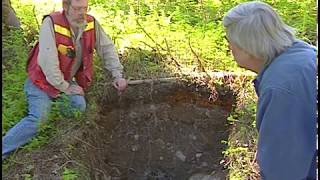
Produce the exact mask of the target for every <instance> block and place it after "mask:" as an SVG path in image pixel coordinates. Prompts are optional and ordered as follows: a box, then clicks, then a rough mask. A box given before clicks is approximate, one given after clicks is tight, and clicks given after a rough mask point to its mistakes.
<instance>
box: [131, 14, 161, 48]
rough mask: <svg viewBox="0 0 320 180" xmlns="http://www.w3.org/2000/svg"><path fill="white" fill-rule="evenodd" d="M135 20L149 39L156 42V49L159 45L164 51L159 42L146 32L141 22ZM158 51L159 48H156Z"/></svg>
mask: <svg viewBox="0 0 320 180" xmlns="http://www.w3.org/2000/svg"><path fill="white" fill-rule="evenodd" d="M136 22H137V24H138V25H139V27H140V28H141V30H142V31H143V32H144V33H145V34H146V35H147V36H148V37H149V38H150V39H151V41H152V42H153V43H155V44H156V48H157V49H158V46H159V47H160V48H161V49H162V50H163V51H165V49H164V48H163V47H162V46H161V45H160V44H158V43H157V42H156V41H155V40H154V39H153V38H152V37H151V36H150V35H149V34H148V33H147V31H146V30H145V29H144V28H143V27H142V26H141V24H140V23H139V21H138V19H137V20H136ZM158 52H160V51H159V49H158Z"/></svg>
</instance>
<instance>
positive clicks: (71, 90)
mask: <svg viewBox="0 0 320 180" xmlns="http://www.w3.org/2000/svg"><path fill="white" fill-rule="evenodd" d="M64 93H66V94H67V95H72V94H79V95H81V96H84V91H83V89H82V87H80V86H79V85H76V84H71V85H70V86H69V87H68V89H67V90H66V91H65V92H64Z"/></svg>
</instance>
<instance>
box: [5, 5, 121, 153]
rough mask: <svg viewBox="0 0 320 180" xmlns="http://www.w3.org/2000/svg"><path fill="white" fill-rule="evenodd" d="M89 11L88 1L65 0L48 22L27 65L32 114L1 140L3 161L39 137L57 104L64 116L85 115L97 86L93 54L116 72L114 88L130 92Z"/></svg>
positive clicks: (105, 37) (109, 44) (111, 46)
mask: <svg viewBox="0 0 320 180" xmlns="http://www.w3.org/2000/svg"><path fill="white" fill-rule="evenodd" d="M87 11H88V0H63V11H62V12H53V13H51V14H49V15H47V16H45V17H44V19H43V24H42V26H41V28H40V35H39V42H38V43H37V44H36V45H35V47H34V48H33V49H32V50H31V52H30V54H29V59H28V65H27V72H28V78H27V80H26V83H25V86H24V91H25V93H26V97H27V101H28V105H29V106H28V115H27V116H26V117H24V118H23V119H22V120H21V121H20V122H19V123H18V124H16V125H15V126H14V127H13V128H12V129H10V130H9V131H8V132H7V133H6V135H5V136H4V137H3V138H2V159H4V158H6V157H7V155H8V154H9V153H11V152H13V151H15V150H16V149H18V148H19V147H21V146H22V145H24V144H26V143H27V142H28V141H30V140H31V139H32V138H33V137H35V136H36V134H37V131H38V130H39V125H40V124H41V123H43V122H44V121H45V120H46V119H47V116H48V112H49V111H50V108H51V103H52V101H60V100H61V99H63V101H62V102H63V105H62V106H61V110H62V113H63V114H65V115H70V114H74V113H75V112H76V111H81V112H84V111H85V109H86V101H85V98H84V94H85V93H84V92H85V90H87V89H88V87H89V86H90V84H91V81H92V75H93V52H94V49H96V51H97V53H98V55H99V56H100V58H101V59H103V61H104V64H105V68H106V69H107V70H109V71H111V73H112V76H113V77H114V82H113V85H114V87H115V88H116V89H117V90H118V91H120V92H121V91H124V90H125V89H126V87H127V81H126V80H125V79H124V78H123V77H122V75H123V66H122V65H121V64H120V62H119V58H118V55H117V51H116V49H115V46H114V44H113V43H112V41H111V39H110V37H109V36H108V35H106V34H105V32H104V31H103V29H102V27H101V26H100V24H99V23H98V22H97V20H95V19H94V17H93V16H90V15H87Z"/></svg>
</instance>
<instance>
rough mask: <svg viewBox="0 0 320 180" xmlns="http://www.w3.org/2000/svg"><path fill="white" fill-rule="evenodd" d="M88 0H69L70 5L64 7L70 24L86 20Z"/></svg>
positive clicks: (82, 22) (81, 22) (80, 23)
mask: <svg viewBox="0 0 320 180" xmlns="http://www.w3.org/2000/svg"><path fill="white" fill-rule="evenodd" d="M87 10H88V0H71V4H70V6H69V7H68V8H67V9H66V12H67V15H68V16H69V20H70V21H71V22H69V23H71V25H78V26H79V25H82V24H84V23H85V21H86V15H87Z"/></svg>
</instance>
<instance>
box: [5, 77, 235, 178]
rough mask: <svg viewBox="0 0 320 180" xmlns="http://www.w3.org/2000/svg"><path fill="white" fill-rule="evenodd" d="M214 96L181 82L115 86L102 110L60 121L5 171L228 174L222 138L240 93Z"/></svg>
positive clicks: (108, 174) (165, 175) (7, 174)
mask: <svg viewBox="0 0 320 180" xmlns="http://www.w3.org/2000/svg"><path fill="white" fill-rule="evenodd" d="M209 96H210V92H209V91H208V90H207V89H206V88H204V87H196V86H195V85H187V84H186V83H183V82H178V83H176V82H175V83H170V82H166V83H161V84H160V83H151V84H150V83H147V84H139V85H131V86H129V87H128V89H127V91H126V92H125V93H123V94H121V95H119V94H117V92H116V91H115V90H114V89H113V88H109V89H108V90H107V93H106V95H105V96H104V98H101V99H100V100H99V102H98V104H99V107H98V113H97V114H93V115H90V116H86V120H85V121H83V122H81V123H77V125H70V124H68V122H63V123H61V124H60V125H59V127H61V129H63V131H62V132H63V133H60V134H58V135H57V136H56V137H53V140H52V142H50V143H49V144H48V145H45V146H44V147H42V148H40V149H38V150H35V151H33V152H31V153H23V152H22V151H20V152H18V153H17V154H16V157H15V161H16V162H15V164H14V166H12V167H11V168H9V170H8V171H6V172H4V174H3V175H2V178H3V179H23V177H24V176H26V174H29V175H31V176H32V177H33V179H62V173H63V171H64V169H65V168H66V167H67V168H68V169H76V170H77V174H78V177H77V178H76V179H129V180H136V179H137V180H147V179H150V180H155V179H158V180H165V179H166V180H167V179H168V180H169V179H174V180H180V179H181V180H185V179H192V180H196V179H205V178H207V179H221V180H222V179H226V175H227V170H226V169H224V168H223V167H222V165H220V161H221V160H222V159H223V155H222V151H223V150H224V149H225V148H226V146H225V145H224V144H222V143H221V140H227V139H228V127H227V125H226V124H227V120H226V119H227V116H228V114H229V113H230V111H231V108H232V105H233V103H234V97H233V95H232V92H230V91H223V90H222V91H220V94H219V99H218V100H217V101H215V102H213V101H210V100H209V99H208V98H209ZM61 121H63V120H61ZM84 122H87V123H84ZM69 123H70V122H69ZM71 123H74V121H72V122H71ZM11 161H13V160H12V159H11ZM205 175H207V176H206V177H204V176H205ZM191 176H192V178H190V177H191ZM201 177H202V178H201Z"/></svg>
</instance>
